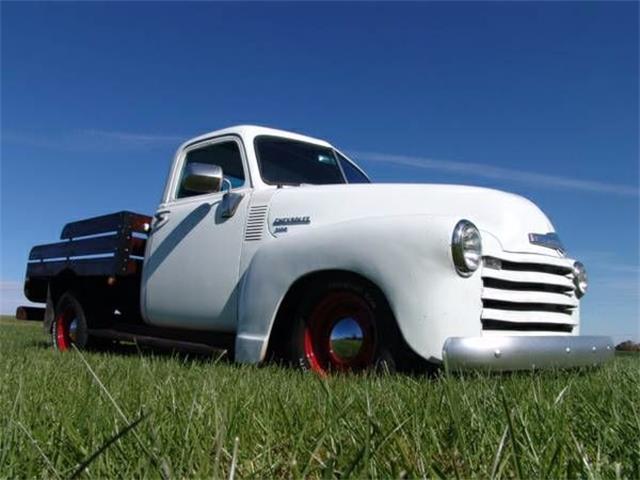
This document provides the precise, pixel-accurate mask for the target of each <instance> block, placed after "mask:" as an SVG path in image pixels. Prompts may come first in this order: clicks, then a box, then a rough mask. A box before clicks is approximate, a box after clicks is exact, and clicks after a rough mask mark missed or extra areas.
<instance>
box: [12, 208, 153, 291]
mask: <svg viewBox="0 0 640 480" xmlns="http://www.w3.org/2000/svg"><path fill="white" fill-rule="evenodd" d="M150 225H151V217H149V216H147V215H143V214H140V213H133V212H128V211H122V212H116V213H111V214H109V215H103V216H99V217H93V218H88V219H85V220H80V221H77V222H71V223H67V224H66V225H65V226H64V228H63V229H62V233H61V235H60V239H61V240H63V241H62V242H57V243H49V244H45V245H37V246H35V247H33V248H32V249H31V252H30V253H29V263H28V264H27V274H26V281H25V289H24V290H25V296H26V297H27V298H28V299H29V300H31V301H32V302H39V303H44V302H46V296H47V285H48V283H49V281H50V280H51V279H52V278H54V277H57V276H59V275H67V274H68V275H74V276H77V277H107V278H108V277H113V280H114V281H115V280H116V279H118V278H120V277H137V278H138V279H139V277H140V273H141V271H142V261H143V259H144V250H145V246H146V242H147V234H148V232H149V228H150V227H149V226H150Z"/></svg>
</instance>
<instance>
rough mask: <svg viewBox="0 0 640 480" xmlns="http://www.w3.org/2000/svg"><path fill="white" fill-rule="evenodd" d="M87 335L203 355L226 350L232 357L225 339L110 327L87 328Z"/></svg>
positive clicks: (231, 356) (220, 352)
mask: <svg viewBox="0 0 640 480" xmlns="http://www.w3.org/2000/svg"><path fill="white" fill-rule="evenodd" d="M89 335H91V336H93V337H96V338H104V339H109V340H116V341H120V342H133V343H137V344H138V345H145V346H149V347H156V348H167V349H176V350H185V351H189V352H192V353H199V354H205V355H211V354H222V353H224V352H226V353H227V355H228V356H229V357H230V358H233V352H232V349H231V348H230V347H228V346H226V344H227V343H228V342H227V341H220V342H216V344H210V343H203V342H197V341H191V340H185V339H175V338H166V337H162V336H156V335H151V334H147V333H136V332H131V331H126V330H120V329H112V328H97V329H89ZM226 336H227V335H226V334H225V335H224V337H226ZM225 340H226V339H225ZM231 345H233V343H231Z"/></svg>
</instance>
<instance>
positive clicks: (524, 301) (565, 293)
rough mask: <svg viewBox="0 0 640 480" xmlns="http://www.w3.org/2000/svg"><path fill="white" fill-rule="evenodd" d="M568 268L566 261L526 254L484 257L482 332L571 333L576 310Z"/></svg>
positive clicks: (574, 322) (571, 269)
mask: <svg viewBox="0 0 640 480" xmlns="http://www.w3.org/2000/svg"><path fill="white" fill-rule="evenodd" d="M506 256H507V255H506V254H505V257H506ZM572 266H573V262H572V261H571V260H568V259H563V258H555V257H543V256H532V255H527V254H523V255H517V254H508V258H499V257H485V258H484V267H483V269H482V283H483V289H482V316H481V320H482V328H483V330H485V331H510V332H556V333H571V332H572V331H573V328H574V327H575V326H576V320H575V317H574V315H573V313H574V311H575V310H576V308H577V307H578V299H577V297H576V295H575V287H574V284H573V268H572Z"/></svg>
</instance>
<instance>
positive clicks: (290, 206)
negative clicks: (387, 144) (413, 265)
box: [269, 184, 559, 256]
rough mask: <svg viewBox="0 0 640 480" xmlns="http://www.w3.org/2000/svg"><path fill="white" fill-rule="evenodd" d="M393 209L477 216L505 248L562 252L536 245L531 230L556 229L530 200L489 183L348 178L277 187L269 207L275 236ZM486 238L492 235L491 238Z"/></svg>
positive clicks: (396, 211) (392, 212)
mask: <svg viewBox="0 0 640 480" xmlns="http://www.w3.org/2000/svg"><path fill="white" fill-rule="evenodd" d="M393 215H433V216H450V217H459V218H460V219H463V218H464V219H467V220H470V221H471V222H473V223H474V224H475V225H476V226H477V227H478V229H479V230H480V231H481V232H482V236H483V238H485V237H487V236H489V235H491V236H493V237H495V239H497V241H498V242H499V243H500V245H501V248H502V249H503V250H504V251H507V252H528V253H540V254H545V255H554V256H557V255H559V253H558V252H556V251H555V250H551V249H549V248H544V247H540V246H536V245H532V244H531V243H530V242H529V233H549V232H553V231H554V229H553V225H552V224H551V222H550V221H549V219H548V218H547V216H546V215H545V214H544V213H542V211H541V210H540V209H539V208H538V207H537V206H536V205H535V204H534V203H532V202H531V201H529V200H527V199H526V198H523V197H521V196H518V195H514V194H511V193H507V192H501V191H499V190H492V189H488V188H480V187H470V186H462V185H440V184H438V185H430V184H350V185H321V186H302V187H292V188H286V187H285V188H281V189H278V190H277V192H276V193H275V195H274V196H273V197H272V200H271V207H270V209H269V230H270V231H271V233H272V234H273V235H275V236H276V237H278V236H281V235H286V236H289V235H295V234H296V233H298V232H303V231H307V229H309V228H319V227H322V226H326V225H330V224H335V223H339V222H345V221H350V220H356V219H362V218H373V217H381V216H393ZM487 240H488V238H487Z"/></svg>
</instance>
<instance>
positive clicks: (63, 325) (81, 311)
mask: <svg viewBox="0 0 640 480" xmlns="http://www.w3.org/2000/svg"><path fill="white" fill-rule="evenodd" d="M51 340H52V343H53V348H55V349H56V350H59V351H66V350H70V349H71V348H73V347H72V345H75V346H76V347H77V348H79V349H85V348H87V347H88V346H89V326H88V323H87V315H86V313H85V308H84V307H83V306H82V303H81V302H80V300H79V299H78V295H77V294H76V293H75V292H73V291H67V292H65V293H63V294H62V295H61V296H60V299H59V300H58V302H57V303H56V307H55V310H54V319H53V323H52V325H51Z"/></svg>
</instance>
